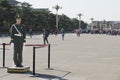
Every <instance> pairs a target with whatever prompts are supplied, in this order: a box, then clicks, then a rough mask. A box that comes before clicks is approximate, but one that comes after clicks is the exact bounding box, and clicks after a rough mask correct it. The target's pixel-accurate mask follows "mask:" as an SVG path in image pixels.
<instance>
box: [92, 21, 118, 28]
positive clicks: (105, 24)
mask: <svg viewBox="0 0 120 80" xmlns="http://www.w3.org/2000/svg"><path fill="white" fill-rule="evenodd" d="M90 25H91V29H97V30H110V29H120V21H105V20H104V21H93V22H92V23H91V24H90Z"/></svg>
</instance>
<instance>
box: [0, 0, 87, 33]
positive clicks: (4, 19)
mask: <svg viewBox="0 0 120 80" xmlns="http://www.w3.org/2000/svg"><path fill="white" fill-rule="evenodd" d="M16 15H20V16H21V17H22V23H23V24H24V25H25V26H26V29H27V31H28V30H29V29H33V31H36V32H37V31H42V30H43V28H48V29H49V30H51V31H54V30H55V29H56V14H53V13H52V12H51V11H49V9H35V8H32V5H31V4H29V3H26V2H23V3H20V4H19V5H14V6H13V5H11V4H10V3H9V1H8V0H1V1H0V32H8V30H9V29H10V27H11V25H12V24H13V23H15V16H16ZM58 18H59V26H58V27H59V29H61V28H64V29H65V30H66V31H69V32H71V31H73V30H75V29H77V28H78V25H79V20H78V19H77V18H69V17H68V16H66V15H65V14H62V15H58ZM86 26H87V23H85V22H84V21H81V29H85V28H86Z"/></svg>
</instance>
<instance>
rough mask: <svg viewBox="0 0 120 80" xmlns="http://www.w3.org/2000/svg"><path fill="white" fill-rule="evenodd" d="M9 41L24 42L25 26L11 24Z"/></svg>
mask: <svg viewBox="0 0 120 80" xmlns="http://www.w3.org/2000/svg"><path fill="white" fill-rule="evenodd" d="M10 37H11V42H13V43H23V42H25V41H26V40H25V38H26V33H25V27H24V26H23V25H22V24H20V25H18V24H13V25H12V26H11V29H10Z"/></svg>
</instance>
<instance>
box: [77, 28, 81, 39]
mask: <svg viewBox="0 0 120 80" xmlns="http://www.w3.org/2000/svg"><path fill="white" fill-rule="evenodd" d="M80 33H81V29H76V35H77V36H78V37H80Z"/></svg>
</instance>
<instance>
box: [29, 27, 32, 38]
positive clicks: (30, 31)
mask: <svg viewBox="0 0 120 80" xmlns="http://www.w3.org/2000/svg"><path fill="white" fill-rule="evenodd" d="M29 35H30V38H32V29H29Z"/></svg>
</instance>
